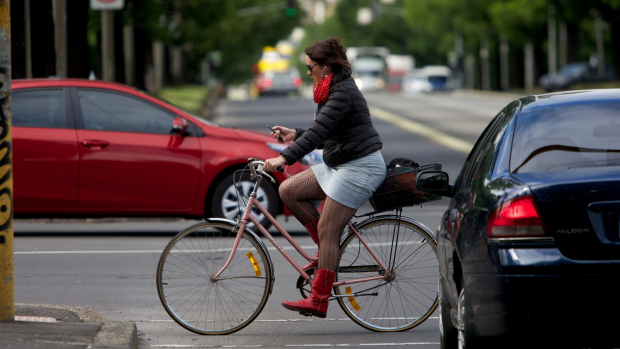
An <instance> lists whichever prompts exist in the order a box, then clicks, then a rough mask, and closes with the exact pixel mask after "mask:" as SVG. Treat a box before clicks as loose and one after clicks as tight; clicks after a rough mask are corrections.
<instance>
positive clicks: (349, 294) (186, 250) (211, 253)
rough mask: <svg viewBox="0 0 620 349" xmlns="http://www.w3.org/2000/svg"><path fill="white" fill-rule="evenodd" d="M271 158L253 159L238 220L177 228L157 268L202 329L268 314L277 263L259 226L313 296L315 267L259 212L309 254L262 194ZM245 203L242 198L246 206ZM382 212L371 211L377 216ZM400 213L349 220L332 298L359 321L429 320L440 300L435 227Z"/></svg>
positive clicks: (178, 313) (179, 306) (228, 329)
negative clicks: (261, 218) (294, 254)
mask: <svg viewBox="0 0 620 349" xmlns="http://www.w3.org/2000/svg"><path fill="white" fill-rule="evenodd" d="M263 165H264V162H263V161H260V160H255V159H250V161H249V165H248V166H249V169H250V171H251V174H252V176H251V178H252V180H253V181H255V186H254V190H253V192H252V193H251V194H250V197H249V199H248V202H247V206H246V208H245V210H244V211H243V216H240V217H238V218H237V220H236V221H232V220H227V219H221V218H210V219H207V221H206V222H204V223H199V224H195V225H193V226H191V227H189V228H187V229H185V230H183V231H182V232H180V233H178V234H177V235H176V236H175V237H174V238H173V239H172V240H171V241H170V243H168V245H167V246H166V248H165V249H164V251H163V253H162V256H161V258H160V260H159V264H158V267H157V292H158V294H159V298H160V300H161V302H162V304H163V306H164V308H165V309H166V311H167V312H168V314H169V315H170V316H171V317H172V318H173V319H174V320H175V321H176V322H177V323H178V324H179V325H181V326H183V327H184V328H186V329H188V330H190V331H192V332H196V333H199V334H205V335H209V334H214V335H223V334H230V333H233V332H236V331H238V330H240V329H242V328H244V327H245V326H247V325H248V324H250V323H251V322H252V321H253V320H254V319H256V317H257V316H258V315H259V314H260V312H261V311H262V309H263V307H264V306H265V304H266V302H267V299H268V298H269V295H270V294H271V291H272V287H273V282H274V271H273V263H272V262H271V258H270V256H269V252H268V251H267V248H266V247H265V245H264V244H263V242H262V241H261V239H260V238H259V237H258V236H257V235H256V234H255V233H254V232H253V231H252V230H250V229H248V228H246V224H248V223H249V222H252V223H254V225H255V227H256V229H258V230H259V231H260V232H261V233H262V234H263V235H264V236H265V237H266V238H267V239H268V240H269V241H270V242H271V243H272V244H273V246H274V247H275V248H276V249H277V250H278V251H280V253H282V255H283V256H284V257H285V258H286V259H287V260H288V261H289V262H290V263H291V265H292V266H293V267H294V268H295V269H296V270H297V271H298V272H299V274H300V275H301V276H300V279H299V280H298V282H297V287H298V288H299V289H300V292H301V294H302V296H304V297H307V296H308V295H309V293H310V292H309V288H308V285H311V283H312V277H311V276H312V274H313V269H308V270H302V269H301V267H300V266H299V264H297V263H296V262H295V261H294V260H293V259H292V258H291V256H290V255H289V254H288V253H287V252H286V251H285V250H284V248H282V246H280V244H278V243H277V242H276V241H275V239H274V238H273V237H272V235H271V234H270V233H269V232H268V231H267V230H266V229H265V228H264V227H263V226H262V225H260V223H259V222H258V221H257V220H256V218H254V215H253V212H261V213H262V214H264V215H265V216H266V217H267V218H268V219H269V220H270V221H271V223H272V224H273V225H274V227H275V228H276V229H277V230H278V231H279V232H280V233H281V234H282V235H283V236H284V237H285V238H286V239H287V240H288V241H289V242H290V244H291V245H292V246H293V247H294V248H295V250H297V251H298V252H299V253H300V254H301V255H302V256H303V257H304V258H305V259H307V260H308V261H310V260H313V257H311V256H312V255H313V254H310V253H307V252H306V251H304V250H303V248H302V247H301V246H300V245H299V244H298V243H297V242H295V240H294V239H293V238H292V237H291V236H290V235H289V233H288V232H286V230H284V229H283V228H282V227H281V226H280V225H279V224H278V223H277V222H276V220H275V219H274V218H273V217H272V216H271V215H270V214H269V212H268V211H267V210H266V209H265V208H264V207H262V206H261V205H260V203H258V202H257V201H256V191H257V190H258V188H259V186H260V183H261V180H262V179H263V178H264V177H268V178H269V179H271V181H272V182H274V183H275V180H274V179H273V177H271V176H270V175H269V174H268V173H266V172H264V171H263ZM241 204H242V203H240V207H241ZM374 213H376V212H373V213H370V214H366V215H364V216H369V217H370V216H372V215H374ZM400 213H402V208H401V210H400V211H398V214H397V215H381V216H375V217H370V218H368V219H366V220H364V221H363V222H361V223H353V222H350V223H349V224H348V229H346V231H345V232H344V234H343V236H342V238H341V244H340V251H341V259H340V266H339V268H338V272H337V273H336V282H334V288H333V294H332V297H331V298H330V301H331V300H336V301H337V302H338V304H340V307H341V308H342V310H343V311H344V312H345V313H346V314H347V315H348V316H349V317H350V318H351V319H352V320H353V321H355V322H356V323H357V324H359V325H361V326H362V327H364V328H367V329H369V330H373V331H380V332H390V331H406V330H409V329H411V328H413V327H415V326H417V325H419V324H421V323H422V322H424V321H425V320H426V319H427V318H428V317H430V316H431V314H432V313H433V312H434V311H435V309H436V308H437V305H438V294H437V293H438V292H437V291H438V290H437V284H438V279H439V261H438V259H437V244H436V242H435V238H434V235H433V233H432V232H431V231H430V229H428V228H427V227H426V226H424V225H423V224H421V223H419V222H418V221H416V220H414V219H412V218H408V217H403V216H402V215H401V214H400Z"/></svg>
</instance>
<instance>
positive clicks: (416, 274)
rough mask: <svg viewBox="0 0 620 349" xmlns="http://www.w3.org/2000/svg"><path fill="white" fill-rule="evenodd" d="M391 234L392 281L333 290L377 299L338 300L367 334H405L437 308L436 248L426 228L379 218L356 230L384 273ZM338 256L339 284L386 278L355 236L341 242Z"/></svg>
mask: <svg viewBox="0 0 620 349" xmlns="http://www.w3.org/2000/svg"><path fill="white" fill-rule="evenodd" d="M396 229H398V238H397V239H395V241H397V242H398V243H397V244H396V245H395V246H396V249H395V253H393V254H392V257H391V258H392V259H393V260H394V261H395V262H394V265H395V266H396V267H395V268H393V269H394V279H393V280H391V281H387V280H384V279H382V280H375V281H367V282H362V283H355V284H350V285H344V286H338V287H334V293H335V294H336V295H347V294H351V295H353V294H355V293H359V294H370V293H374V292H376V293H377V295H376V296H351V297H340V298H337V299H338V303H339V304H340V307H341V308H342V310H343V311H344V312H345V313H346V314H347V316H349V317H350V318H351V320H353V321H354V322H356V323H357V324H358V325H360V326H362V327H364V328H366V329H369V330H371V331H376V332H400V331H407V330H410V329H412V328H414V327H416V326H418V325H420V324H421V323H423V322H424V321H426V319H428V318H429V317H430V316H431V315H432V314H433V312H434V311H435V309H436V308H437V305H438V303H439V296H438V290H437V282H438V279H439V259H438V258H437V244H436V242H435V240H434V238H433V235H431V234H430V230H428V228H426V227H425V226H424V225H422V224H421V223H419V222H417V221H415V220H412V219H402V220H399V219H397V218H379V217H378V218H372V219H369V220H367V221H365V222H362V223H361V224H360V225H359V227H358V231H359V232H360V234H362V235H363V237H364V240H365V241H366V243H368V244H369V245H370V247H371V248H372V249H373V251H374V253H375V254H376V256H377V258H379V259H380V260H381V262H382V263H384V265H385V266H386V268H388V269H390V266H389V265H390V251H392V252H394V250H393V249H392V246H393V244H392V237H393V236H396V235H395V234H394V233H395V232H396ZM340 252H341V258H340V266H339V268H338V275H337V280H338V281H347V280H352V279H360V278H364V277H371V276H377V275H385V271H383V270H381V268H380V267H379V266H378V265H377V262H376V261H375V260H374V259H373V258H372V257H371V255H370V254H369V252H368V250H366V248H364V246H363V245H362V244H361V242H360V240H359V239H358V237H357V235H356V234H354V233H352V232H350V233H349V234H348V235H346V236H345V237H344V238H343V240H342V243H341V245H340ZM394 256H395V257H394Z"/></svg>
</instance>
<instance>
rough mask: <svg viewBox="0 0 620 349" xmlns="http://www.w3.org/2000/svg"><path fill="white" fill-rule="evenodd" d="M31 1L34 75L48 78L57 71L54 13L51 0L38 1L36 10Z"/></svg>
mask: <svg viewBox="0 0 620 349" xmlns="http://www.w3.org/2000/svg"><path fill="white" fill-rule="evenodd" d="M33 5H34V2H33V1H31V3H30V24H31V26H30V27H31V29H32V76H33V77H35V78H47V77H49V76H52V75H55V73H56V52H55V48H54V14H53V11H52V2H51V1H38V2H37V3H36V7H37V8H36V11H35V10H34V8H33Z"/></svg>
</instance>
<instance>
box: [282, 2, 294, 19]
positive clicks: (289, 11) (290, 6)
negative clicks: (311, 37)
mask: <svg viewBox="0 0 620 349" xmlns="http://www.w3.org/2000/svg"><path fill="white" fill-rule="evenodd" d="M284 13H285V14H286V16H287V17H295V15H296V14H297V10H296V9H295V0H286V11H285V12H284Z"/></svg>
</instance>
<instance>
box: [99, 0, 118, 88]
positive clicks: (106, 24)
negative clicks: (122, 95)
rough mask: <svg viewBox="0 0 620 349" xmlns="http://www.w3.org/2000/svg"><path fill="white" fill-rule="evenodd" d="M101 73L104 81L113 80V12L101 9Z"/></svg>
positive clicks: (114, 73)
mask: <svg viewBox="0 0 620 349" xmlns="http://www.w3.org/2000/svg"><path fill="white" fill-rule="evenodd" d="M101 63H102V66H103V69H102V72H101V75H102V80H104V81H114V80H115V75H116V72H115V71H114V64H115V63H114V12H113V11H111V10H103V11H101Z"/></svg>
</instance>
